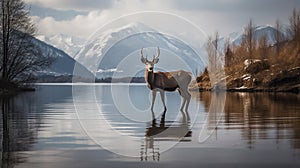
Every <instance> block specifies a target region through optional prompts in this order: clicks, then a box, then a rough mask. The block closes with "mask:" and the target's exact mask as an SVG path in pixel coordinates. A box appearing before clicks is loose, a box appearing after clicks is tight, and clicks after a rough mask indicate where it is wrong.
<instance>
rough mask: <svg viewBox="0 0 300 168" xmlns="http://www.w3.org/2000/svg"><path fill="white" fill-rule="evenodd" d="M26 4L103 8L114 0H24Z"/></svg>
mask: <svg viewBox="0 0 300 168" xmlns="http://www.w3.org/2000/svg"><path fill="white" fill-rule="evenodd" d="M25 2H26V3H27V4H34V5H38V6H41V7H46V8H51V9H56V10H78V11H89V10H103V9H108V8H110V7H112V6H113V4H114V2H115V1H114V0H25Z"/></svg>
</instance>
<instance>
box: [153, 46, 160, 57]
mask: <svg viewBox="0 0 300 168" xmlns="http://www.w3.org/2000/svg"><path fill="white" fill-rule="evenodd" d="M159 55H160V49H159V47H157V54H156V56H155V57H154V59H158V57H159Z"/></svg>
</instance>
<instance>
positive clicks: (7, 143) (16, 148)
mask: <svg viewBox="0 0 300 168" xmlns="http://www.w3.org/2000/svg"><path fill="white" fill-rule="evenodd" d="M0 103H1V122H2V124H1V133H2V136H1V139H0V140H1V141H2V145H1V167H3V168H10V167H14V166H15V165H16V164H18V163H22V162H24V161H25V160H26V157H25V155H24V154H22V153H21V152H22V151H29V150H30V149H31V148H32V144H33V143H35V139H36V137H37V130H38V128H37V125H36V123H38V122H37V121H39V120H40V118H38V117H32V118H31V117H29V116H28V112H30V109H28V108H31V106H30V104H31V103H30V99H28V98H27V99H23V97H22V96H21V97H20V96H18V97H9V98H8V97H5V98H3V97H2V98H0Z"/></svg>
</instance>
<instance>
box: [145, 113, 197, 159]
mask: <svg viewBox="0 0 300 168" xmlns="http://www.w3.org/2000/svg"><path fill="white" fill-rule="evenodd" d="M165 114H166V112H164V113H163V114H162V116H161V119H160V122H157V120H156V118H155V115H154V113H153V112H152V122H151V126H149V127H148V128H146V132H145V142H144V144H143V145H142V146H141V152H140V154H141V161H144V160H145V161H147V160H148V158H152V160H153V161H159V159H160V151H159V149H160V148H159V144H158V143H157V142H159V141H180V142H190V141H191V137H192V131H191V129H190V118H189V114H188V113H184V112H183V111H181V115H182V117H181V119H180V121H166V120H165Z"/></svg>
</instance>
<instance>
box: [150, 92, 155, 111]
mask: <svg viewBox="0 0 300 168" xmlns="http://www.w3.org/2000/svg"><path fill="white" fill-rule="evenodd" d="M155 98H156V91H154V90H153V91H152V104H151V111H153V107H154V102H155Z"/></svg>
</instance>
